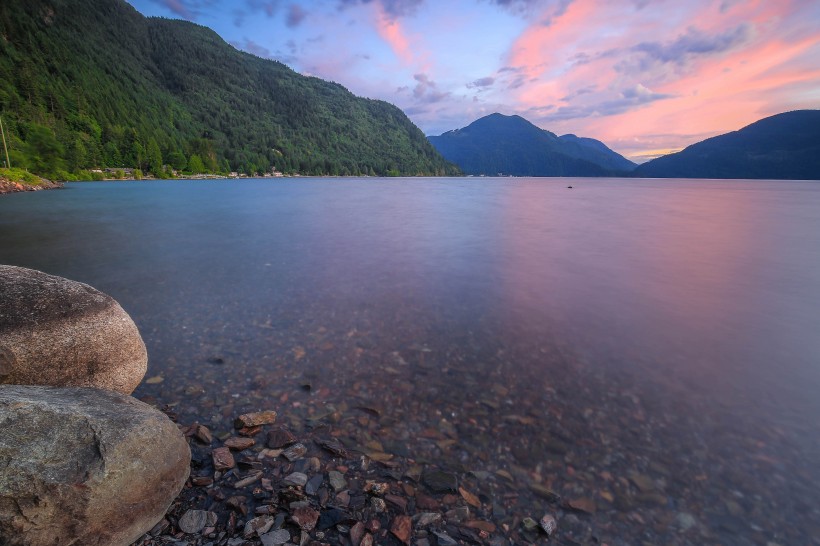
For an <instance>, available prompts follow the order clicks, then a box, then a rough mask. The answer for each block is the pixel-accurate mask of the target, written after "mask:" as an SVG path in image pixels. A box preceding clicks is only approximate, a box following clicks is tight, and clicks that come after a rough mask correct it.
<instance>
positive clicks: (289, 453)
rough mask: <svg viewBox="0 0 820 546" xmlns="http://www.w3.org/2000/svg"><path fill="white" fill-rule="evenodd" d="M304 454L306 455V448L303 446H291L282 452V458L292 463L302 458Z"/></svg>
mask: <svg viewBox="0 0 820 546" xmlns="http://www.w3.org/2000/svg"><path fill="white" fill-rule="evenodd" d="M305 453H307V447H305V445H304V444H293V445H292V446H290V447H289V448H287V449H286V450H285V451H283V452H282V456H283V457H284V458H285V459H287V460H289V461H290V462H293V461H296V460H298V459H301V458H302V457H304V455H305Z"/></svg>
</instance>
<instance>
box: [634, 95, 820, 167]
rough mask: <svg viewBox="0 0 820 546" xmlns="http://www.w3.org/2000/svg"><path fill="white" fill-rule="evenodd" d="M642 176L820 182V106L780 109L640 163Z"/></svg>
mask: <svg viewBox="0 0 820 546" xmlns="http://www.w3.org/2000/svg"><path fill="white" fill-rule="evenodd" d="M632 175H633V176H636V177H642V178H718V179H750V178H751V179H755V178H758V179H781V180H788V179H791V180H820V110H792V111H789V112H782V113H780V114H775V115H772V116H768V117H765V118H762V119H759V120H757V121H755V122H753V123H750V124H749V125H747V126H745V127H742V128H741V129H738V130H737V131H730V132H728V133H724V134H722V135H717V136H714V137H711V138H707V139H705V140H702V141H700V142H696V143H695V144H692V145H690V146H687V147H686V148H684V149H683V150H681V151H680V152H676V153H672V154H668V155H665V156H661V157H658V158H656V159H653V160H652V161H648V162H646V163H644V164H642V165H639V166H638V167H637V168H636V169H635V170H634V171H633V173H632Z"/></svg>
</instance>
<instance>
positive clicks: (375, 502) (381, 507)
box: [370, 497, 387, 514]
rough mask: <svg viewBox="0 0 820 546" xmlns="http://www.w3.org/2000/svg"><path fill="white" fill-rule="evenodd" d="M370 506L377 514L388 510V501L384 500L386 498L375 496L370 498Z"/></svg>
mask: <svg viewBox="0 0 820 546" xmlns="http://www.w3.org/2000/svg"><path fill="white" fill-rule="evenodd" d="M370 507H371V508H372V509H373V511H374V512H375V513H377V514H381V513H383V512H386V511H387V503H386V502H384V499H382V498H379V497H373V498H371V499H370Z"/></svg>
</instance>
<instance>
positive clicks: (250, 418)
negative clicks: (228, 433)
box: [234, 411, 276, 428]
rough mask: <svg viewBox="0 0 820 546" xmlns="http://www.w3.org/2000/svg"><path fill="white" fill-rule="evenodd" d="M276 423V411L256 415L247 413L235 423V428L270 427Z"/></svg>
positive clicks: (260, 412) (261, 412)
mask: <svg viewBox="0 0 820 546" xmlns="http://www.w3.org/2000/svg"><path fill="white" fill-rule="evenodd" d="M275 422H276V412H275V411H258V412H256V413H246V414H244V415H240V416H239V417H237V418H236V421H234V427H235V428H251V427H259V426H262V425H270V424H272V423H275Z"/></svg>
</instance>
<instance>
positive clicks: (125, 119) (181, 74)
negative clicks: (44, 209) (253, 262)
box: [0, 0, 457, 178]
mask: <svg viewBox="0 0 820 546" xmlns="http://www.w3.org/2000/svg"><path fill="white" fill-rule="evenodd" d="M0 74H1V75H2V77H1V78H0V115H2V117H3V121H4V123H5V126H6V132H7V135H8V136H9V137H10V146H11V153H12V158H11V159H12V166H14V167H21V166H22V167H28V168H29V169H31V170H32V171H34V172H37V173H41V174H44V175H47V176H49V177H55V175H56V177H58V178H59V177H60V176H59V175H60V174H63V175H66V174H67V173H66V171H67V172H74V173H76V172H79V171H82V170H83V169H89V168H92V167H112V168H113V167H137V168H141V169H142V170H145V171H146V172H147V171H153V172H155V173H156V174H163V172H164V171H165V169H164V168H163V165H170V166H171V167H173V168H176V169H179V170H184V171H189V172H208V171H210V172H215V171H229V170H238V171H244V172H246V173H248V174H251V173H256V172H265V171H269V170H270V168H271V167H275V168H276V169H277V170H279V171H282V172H287V173H297V172H298V173H302V174H330V175H336V174H339V175H348V174H376V175H391V174H392V175H395V174H403V175H417V174H428V175H432V174H455V173H456V172H457V169H456V168H455V167H454V166H452V165H450V164H448V163H447V162H446V161H444V160H443V159H442V158H441V156H440V155H439V154H438V153H437V152H436V151H435V149H434V148H433V147H432V146H431V145H430V144H429V142H428V141H427V140H426V138H425V137H424V134H423V133H422V132H421V131H420V130H419V129H418V128H417V127H416V126H415V125H413V123H412V122H411V121H410V120H409V119H408V118H407V116H405V115H404V113H403V112H402V111H401V110H399V109H398V108H396V107H395V106H392V105H390V104H388V103H386V102H383V101H377V100H369V99H363V98H357V97H355V96H354V95H353V94H351V93H350V92H348V91H347V90H346V89H345V88H343V87H342V86H340V85H337V84H334V83H330V82H326V81H322V80H320V79H317V78H311V77H305V76H302V75H300V74H297V73H296V72H294V71H293V70H291V69H289V68H288V67H286V66H285V65H283V64H281V63H278V62H275V61H271V60H266V59H261V58H259V57H255V56H253V55H250V54H248V53H243V52H240V51H238V50H236V49H234V48H233V47H232V46H230V45H228V44H227V43H226V42H224V41H223V40H222V39H221V38H220V37H219V36H218V35H217V34H216V33H214V32H213V31H211V30H209V29H207V28H204V27H201V26H198V25H195V24H192V23H188V22H185V21H177V20H167V19H159V18H146V17H144V16H142V15H141V14H140V13H138V12H137V11H136V10H135V9H133V8H132V7H131V6H130V5H128V4H127V3H125V2H124V1H122V0H4V1H3V2H1V3H0ZM4 159H5V158H4Z"/></svg>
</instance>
